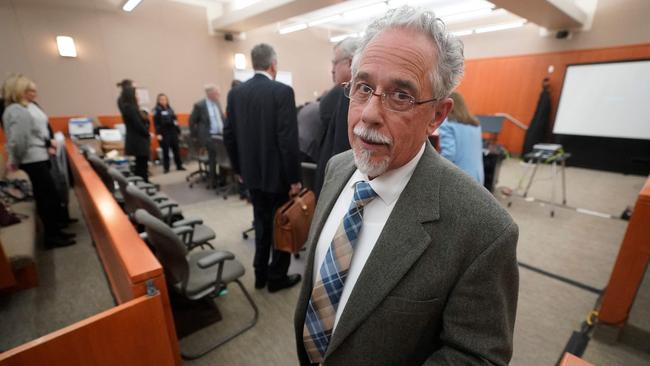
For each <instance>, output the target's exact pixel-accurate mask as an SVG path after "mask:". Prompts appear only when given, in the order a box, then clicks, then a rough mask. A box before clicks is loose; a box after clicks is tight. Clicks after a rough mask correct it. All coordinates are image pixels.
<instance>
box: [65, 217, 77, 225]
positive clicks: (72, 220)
mask: <svg viewBox="0 0 650 366" xmlns="http://www.w3.org/2000/svg"><path fill="white" fill-rule="evenodd" d="M77 222H79V219H77V218H74V217H68V219H67V220H65V223H66V224H74V223H77Z"/></svg>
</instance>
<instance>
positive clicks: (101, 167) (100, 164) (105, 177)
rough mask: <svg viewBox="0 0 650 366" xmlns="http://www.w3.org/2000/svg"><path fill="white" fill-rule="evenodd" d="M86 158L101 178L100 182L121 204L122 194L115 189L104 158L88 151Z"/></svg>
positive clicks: (122, 201) (122, 200)
mask: <svg viewBox="0 0 650 366" xmlns="http://www.w3.org/2000/svg"><path fill="white" fill-rule="evenodd" d="M86 159H88V162H89V163H90V166H91V167H92V168H93V170H94V171H95V173H97V175H98V176H99V178H100V179H101V180H102V183H104V186H106V188H107V189H108V191H109V192H111V194H112V195H113V197H115V200H116V201H117V202H118V203H119V204H120V205H122V204H123V203H124V197H123V196H122V194H121V193H120V192H119V191H117V190H116V189H115V182H114V181H113V177H112V176H111V175H110V174H109V173H108V170H109V167H108V165H106V163H105V162H104V160H102V158H100V157H99V156H97V155H95V154H92V153H89V154H88V155H87V157H86Z"/></svg>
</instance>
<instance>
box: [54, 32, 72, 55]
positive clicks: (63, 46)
mask: <svg viewBox="0 0 650 366" xmlns="http://www.w3.org/2000/svg"><path fill="white" fill-rule="evenodd" d="M56 46H57V48H58V49H59V55H61V56H63V57H77V47H76V46H75V44H74V39H73V38H72V37H68V36H56Z"/></svg>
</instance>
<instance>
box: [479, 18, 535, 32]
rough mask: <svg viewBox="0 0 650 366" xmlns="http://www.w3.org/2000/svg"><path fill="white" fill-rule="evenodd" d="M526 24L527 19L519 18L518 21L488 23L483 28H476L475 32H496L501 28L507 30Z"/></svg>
mask: <svg viewBox="0 0 650 366" xmlns="http://www.w3.org/2000/svg"><path fill="white" fill-rule="evenodd" d="M524 24H526V20H525V19H524V20H518V21H516V22H510V23H501V24H494V25H488V26H485V27H481V28H476V29H474V32H476V33H487V32H496V31H500V30H506V29H512V28H519V27H521V26H523V25H524Z"/></svg>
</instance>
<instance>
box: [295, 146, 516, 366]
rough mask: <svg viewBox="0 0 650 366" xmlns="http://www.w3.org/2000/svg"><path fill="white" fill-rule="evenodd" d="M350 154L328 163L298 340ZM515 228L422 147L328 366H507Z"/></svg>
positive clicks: (335, 338)
mask: <svg viewBox="0 0 650 366" xmlns="http://www.w3.org/2000/svg"><path fill="white" fill-rule="evenodd" d="M355 169H356V167H355V165H354V161H353V157H352V152H351V151H348V152H345V153H342V154H339V155H337V156H335V157H333V158H332V159H331V160H330V163H329V165H328V167H327V172H326V179H325V184H324V186H323V190H322V191H321V196H320V199H319V201H318V205H317V207H316V212H315V215H314V219H313V221H312V226H311V231H310V233H309V238H308V239H307V245H308V246H309V251H308V257H307V267H306V270H305V278H304V280H303V284H302V290H301V292H300V297H299V299H298V306H297V309H296V314H295V323H294V324H295V331H296V342H297V347H298V356H299V359H300V363H301V364H302V365H308V364H309V360H308V358H307V355H306V353H305V349H304V344H303V341H302V333H303V326H304V323H305V312H306V308H307V304H308V301H309V298H310V296H311V291H312V282H313V276H314V273H313V267H314V251H315V247H316V243H317V242H318V237H319V236H320V233H321V230H322V229H323V225H324V224H325V221H326V220H327V217H328V215H329V212H330V210H331V209H332V207H333V205H334V203H335V202H336V199H337V198H338V196H339V194H340V192H341V189H342V187H343V185H344V184H345V183H346V182H347V181H348V179H349V178H350V176H351V175H352V173H353V172H354V171H355ZM517 235H518V231H517V226H516V225H515V223H514V222H513V221H512V219H511V218H510V216H509V215H508V213H507V212H506V211H505V210H504V209H502V208H501V207H500V206H499V204H498V203H497V202H496V201H495V199H494V198H493V197H492V196H491V195H490V194H489V192H488V191H486V190H485V189H484V188H483V187H481V186H479V185H478V184H477V183H476V182H475V181H473V180H472V179H471V178H470V177H468V176H467V175H466V174H465V173H463V172H462V171H461V170H459V169H458V168H456V167H454V166H453V165H452V164H451V163H449V162H448V161H446V160H445V159H444V158H442V157H440V156H439V155H438V154H437V153H436V152H435V151H434V150H433V147H431V145H429V144H427V147H426V150H425V153H424V155H423V156H422V159H421V160H420V162H419V163H418V165H417V167H416V168H415V171H414V172H413V176H412V177H411V180H410V181H409V183H408V184H407V185H406V187H405V188H404V191H403V192H402V194H401V195H400V197H399V199H398V201H397V202H396V204H395V207H394V209H393V211H392V213H391V215H390V217H389V218H388V221H387V222H386V225H385V226H384V229H383V231H382V233H381V235H380V236H379V239H378V240H377V243H376V245H375V247H374V249H373V251H372V253H371V254H370V257H369V258H368V261H367V262H366V264H365V266H364V268H363V271H362V272H361V275H360V276H359V279H358V280H357V283H356V285H355V287H354V289H353V291H352V293H351V295H350V298H349V299H348V302H347V304H346V306H345V308H344V310H343V313H342V315H341V318H340V320H339V323H338V325H337V328H336V329H335V331H334V334H333V335H332V339H331V341H330V345H329V347H328V350H327V353H326V355H325V361H324V365H327V366H332V365H400V366H403V365H423V364H424V365H506V364H508V362H509V360H510V357H511V354H512V332H513V327H514V322H515V313H516V307H517V306H516V305H517V292H518V284H519V277H518V269H517V260H516V243H517Z"/></svg>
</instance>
